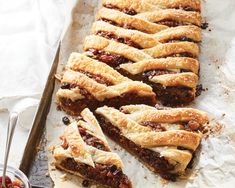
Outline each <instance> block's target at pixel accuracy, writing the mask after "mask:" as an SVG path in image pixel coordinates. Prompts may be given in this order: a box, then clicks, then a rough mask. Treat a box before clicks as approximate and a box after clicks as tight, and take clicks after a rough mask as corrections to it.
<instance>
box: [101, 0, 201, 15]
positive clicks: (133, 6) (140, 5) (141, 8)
mask: <svg viewBox="0 0 235 188" xmlns="http://www.w3.org/2000/svg"><path fill="white" fill-rule="evenodd" d="M102 4H103V6H107V5H112V6H113V7H117V8H119V9H121V10H123V9H128V10H129V9H130V10H135V11H136V12H138V13H139V12H149V11H154V10H158V9H169V8H176V9H181V8H182V9H183V8H188V9H191V10H194V11H200V10H201V5H200V0H158V1H156V0H103V2H102Z"/></svg>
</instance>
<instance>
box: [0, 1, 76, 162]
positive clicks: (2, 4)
mask: <svg viewBox="0 0 235 188" xmlns="http://www.w3.org/2000/svg"><path fill="white" fill-rule="evenodd" d="M70 3H71V4H72V3H73V1H70V2H69V3H66V1H63V0H46V1H45V0H34V1H32V0H19V1H15V0H7V1H4V0H0V79H1V84H0V148H1V151H0V162H1V163H2V162H3V155H4V148H5V140H6V126H7V121H8V115H9V112H11V111H17V112H19V115H20V116H19V121H18V125H17V128H16V132H15V135H14V139H13V144H12V148H11V153H10V159H9V163H10V164H11V165H13V166H18V165H19V163H20V160H21V157H22V154H23V150H24V147H25V143H26V141H27V137H28V133H29V130H30V128H31V125H32V121H33V118H34V114H35V112H36V109H37V105H38V103H39V100H40V96H41V94H42V91H43V89H44V85H45V82H46V80H47V76H48V73H49V71H50V67H51V64H52V61H53V58H54V55H55V52H56V48H57V45H58V42H59V39H60V37H61V35H62V32H63V29H64V28H66V26H67V23H68V21H66V20H70V18H69V16H67V15H70V12H71V8H72V6H70Z"/></svg>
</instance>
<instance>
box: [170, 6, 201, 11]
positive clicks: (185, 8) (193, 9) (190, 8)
mask: <svg viewBox="0 0 235 188" xmlns="http://www.w3.org/2000/svg"><path fill="white" fill-rule="evenodd" d="M174 8H175V9H181V10H185V11H195V12H200V9H195V8H193V7H190V6H178V7H174Z"/></svg>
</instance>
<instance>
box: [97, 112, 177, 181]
mask: <svg viewBox="0 0 235 188" xmlns="http://www.w3.org/2000/svg"><path fill="white" fill-rule="evenodd" d="M98 119H99V122H100V125H101V128H102V129H103V131H104V133H105V134H107V135H108V136H109V137H110V138H111V139H112V140H114V141H115V142H117V143H119V144H120V145H121V146H122V147H124V148H125V149H126V150H128V151H129V152H130V153H133V154H134V155H136V156H138V158H139V159H140V160H141V161H142V162H143V163H144V164H146V165H147V166H148V167H149V168H150V169H151V170H153V171H154V172H157V173H159V174H160V175H161V177H163V178H165V179H167V180H171V181H175V180H176V177H177V175H176V174H172V173H170V171H172V170H174V166H173V165H172V164H170V163H169V162H168V161H167V160H166V159H165V158H164V157H161V156H160V154H159V153H158V152H155V151H152V150H150V149H145V148H142V147H141V146H139V145H137V144H135V143H134V142H132V141H131V140H129V139H127V138H126V137H124V136H122V135H121V131H120V129H119V128H117V127H115V126H113V125H112V124H111V123H110V122H109V121H108V120H107V119H105V118H104V117H102V116H98Z"/></svg>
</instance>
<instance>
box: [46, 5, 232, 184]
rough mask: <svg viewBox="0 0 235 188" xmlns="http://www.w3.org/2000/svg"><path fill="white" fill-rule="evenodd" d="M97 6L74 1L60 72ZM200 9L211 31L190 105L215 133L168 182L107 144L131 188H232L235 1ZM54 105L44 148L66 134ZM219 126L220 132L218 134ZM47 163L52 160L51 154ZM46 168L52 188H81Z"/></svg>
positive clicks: (68, 177)
mask: <svg viewBox="0 0 235 188" xmlns="http://www.w3.org/2000/svg"><path fill="white" fill-rule="evenodd" d="M98 3H99V1H94V0H93V1H92V0H86V1H85V0H84V1H78V3H77V5H76V7H75V9H74V11H73V19H72V24H71V26H70V27H69V29H68V31H67V33H66V36H65V38H64V40H63V44H62V53H61V57H62V58H61V64H60V68H59V70H61V67H62V66H64V64H65V63H66V60H67V58H68V56H69V54H70V53H71V52H73V51H78V52H81V51H82V43H83V40H84V37H85V36H86V35H88V33H89V31H90V28H91V24H92V22H93V21H94V15H95V13H96V10H97V4H98ZM202 7H203V17H204V20H205V21H206V22H208V23H209V28H208V29H206V30H203V42H202V44H201V55H200V83H201V84H203V87H204V88H207V89H206V91H204V92H202V94H201V95H200V96H199V97H198V98H197V99H196V101H195V102H194V104H192V106H193V107H196V108H198V109H201V110H204V111H206V112H208V113H209V115H210V118H211V126H214V127H215V128H214V130H213V131H214V133H213V134H212V135H211V136H210V137H209V138H207V139H206V140H203V141H202V144H201V149H200V152H199V153H198V158H197V160H196V164H195V165H194V166H195V167H194V169H193V170H192V172H191V173H190V174H191V175H190V177H189V178H187V179H186V180H182V181H179V182H168V183H166V182H163V181H162V180H161V179H160V178H159V177H158V176H157V175H155V174H153V173H152V172H150V171H149V170H148V169H147V168H145V167H144V166H143V165H142V164H141V163H139V162H138V160H136V159H135V158H134V157H133V156H131V155H130V154H129V153H127V152H126V151H124V150H123V149H121V148H120V147H119V146H117V145H116V144H114V143H113V142H112V141H110V140H108V141H109V143H110V144H111V146H112V148H113V150H114V151H115V152H117V153H118V154H119V155H120V157H121V158H122V160H123V162H124V164H125V169H124V171H125V173H126V174H127V175H128V176H129V177H130V179H131V180H132V182H133V187H135V188H143V187H146V188H155V187H167V188H168V187H174V188H178V187H192V188H193V187H203V188H204V187H228V188H230V187H231V188H232V187H234V186H235V145H234V142H235V123H234V122H235V118H234V115H235V74H234V70H235V63H234V61H235V53H234V52H235V11H234V10H235V1H234V0H226V1H221V0H207V1H203V5H202ZM58 72H59V73H60V71H58ZM57 87H58V86H57ZM56 90H57V89H55V92H56ZM54 102H55V96H54V97H53V102H52V106H51V110H50V113H49V116H48V121H47V136H48V147H50V146H51V145H54V144H58V143H59V142H60V141H59V140H58V136H59V135H60V134H61V133H62V131H63V129H64V125H63V123H62V121H61V119H62V117H63V116H64V113H63V112H58V111H57V110H56V105H55V103H54ZM221 127H222V130H221V131H219V130H220V128H221ZM49 161H50V162H49V163H51V161H52V158H51V155H50V154H49ZM50 168H51V170H50V175H51V177H52V179H53V180H54V183H55V187H56V188H62V187H69V188H75V187H81V184H80V183H79V182H81V180H80V179H79V178H77V177H74V176H72V175H69V174H66V173H64V172H60V171H58V170H55V169H54V168H53V167H52V166H51V165H50ZM94 187H95V186H94Z"/></svg>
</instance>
